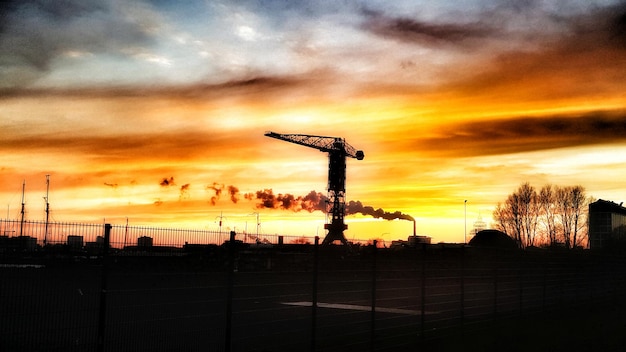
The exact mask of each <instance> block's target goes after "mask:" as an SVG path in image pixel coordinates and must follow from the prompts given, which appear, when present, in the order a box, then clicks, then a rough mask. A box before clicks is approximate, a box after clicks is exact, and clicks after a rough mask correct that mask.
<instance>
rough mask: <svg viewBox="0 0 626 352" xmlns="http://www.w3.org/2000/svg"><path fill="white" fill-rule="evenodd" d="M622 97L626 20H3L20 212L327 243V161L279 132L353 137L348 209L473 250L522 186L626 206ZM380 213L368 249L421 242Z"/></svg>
mask: <svg viewBox="0 0 626 352" xmlns="http://www.w3.org/2000/svg"><path fill="white" fill-rule="evenodd" d="M624 82H626V2H624V1H609V0H604V1H600V0H596V1H588V0H584V1H582V0H581V1H577V0H572V1H548V0H543V1H542V0H524V1H518V0H515V1H514V0H510V1H500V0H498V1H495V0H464V1H455V2H443V1H432V0H423V1H417V0H415V1H408V0H399V1H393V2H390V1H378V0H367V1H366V0H362V1H328V0H319V1H315V0H307V1H298V0H292V1H285V0H268V1H262V0H254V1H253V0H240V1H238V0H231V1H201V0H191V1H185V2H174V1H163V0H154V1H133V2H128V1H122V0H80V1H79V0H62V1H45V0H40V1H14V2H12V1H8V2H1V3H0V204H1V205H3V206H5V207H6V217H7V218H9V219H17V218H19V216H20V208H21V202H22V186H23V184H24V183H25V193H24V201H25V208H26V218H27V219H29V220H43V219H45V199H44V197H45V196H46V194H48V200H49V203H50V216H51V219H52V220H53V221H61V222H63V221H80V222H95V223H100V222H102V221H106V222H110V223H113V224H123V223H125V222H126V219H128V222H129V223H130V224H131V225H149V226H165V227H180V228H191V229H194V228H200V229H217V228H218V226H219V220H220V218H221V220H222V225H223V226H224V229H229V230H235V231H238V232H242V231H248V232H254V231H256V230H257V221H256V218H257V214H258V218H259V222H260V224H261V225H260V231H261V232H262V233H272V234H284V235H294V236H309V237H310V236H315V235H319V236H320V237H323V236H324V234H325V233H324V229H323V224H324V222H325V214H324V213H323V212H321V211H319V210H316V209H317V208H316V204H319V203H316V202H319V200H320V199H323V197H324V196H325V195H326V187H327V182H328V181H327V172H328V160H327V155H325V154H324V153H321V152H320V151H318V150H315V149H312V148H307V147H304V146H299V145H295V144H291V143H288V142H285V141H280V140H276V139H272V138H268V137H265V136H264V133H265V132H266V131H274V132H277V133H296V134H308V135H321V136H331V137H341V138H345V140H346V142H347V143H349V144H350V145H352V146H353V147H355V148H356V149H358V150H363V151H364V153H365V158H364V159H363V160H356V159H349V160H348V165H347V183H346V200H347V201H348V202H349V201H352V202H353V204H358V205H359V206H361V208H359V209H369V210H378V209H380V210H379V211H378V213H377V214H378V215H381V214H383V215H385V214H386V215H389V214H396V215H398V214H400V215H403V216H404V215H408V216H411V217H413V218H415V219H416V228H417V234H419V235H427V236H430V237H432V239H433V242H463V241H464V240H465V234H466V232H465V231H466V229H467V231H470V229H471V228H472V226H473V223H474V222H475V221H476V220H477V219H478V218H482V220H483V221H485V222H486V223H487V224H489V223H490V222H491V221H492V220H491V216H492V211H493V209H494V208H495V206H496V205H497V203H498V202H503V201H504V200H505V199H506V197H507V196H508V194H510V193H512V192H513V191H515V190H516V189H517V187H518V186H519V185H520V184H522V183H524V182H529V183H530V184H531V185H533V186H535V187H536V188H540V187H541V186H543V185H545V184H548V183H551V184H554V185H559V186H570V185H582V186H584V187H585V188H586V190H587V194H588V195H589V196H592V197H594V198H596V199H606V200H611V201H615V202H618V203H619V202H621V201H624V200H625V199H626V180H625V178H624V175H626V84H624ZM46 175H49V177H50V191H49V193H46ZM465 200H467V203H465ZM366 207H371V208H366ZM355 209H357V208H356V207H354V208H353V210H355ZM1 213H2V212H0V214H1ZM370 213H373V212H372V211H370V212H367V211H363V212H358V211H355V214H349V215H348V216H347V217H346V222H347V224H348V226H349V228H348V230H347V231H346V232H345V235H346V237H347V238H348V239H349V240H350V239H373V238H377V239H382V240H384V241H386V242H389V241H391V240H396V239H406V238H407V236H409V235H411V234H412V233H413V224H412V223H411V222H410V221H406V220H402V219H400V220H385V219H381V218H375V217H374V216H372V215H368V214H370ZM3 215H4V214H2V215H0V218H4V217H5V216H3ZM392 217H393V216H392ZM400 217H402V216H400Z"/></svg>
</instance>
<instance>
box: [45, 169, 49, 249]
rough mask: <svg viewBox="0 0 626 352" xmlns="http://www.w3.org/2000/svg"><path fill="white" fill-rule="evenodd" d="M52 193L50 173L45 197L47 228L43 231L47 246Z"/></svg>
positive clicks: (47, 178) (47, 177)
mask: <svg viewBox="0 0 626 352" xmlns="http://www.w3.org/2000/svg"><path fill="white" fill-rule="evenodd" d="M49 193H50V175H46V196H45V197H44V199H45V200H46V228H45V231H44V233H43V245H44V247H45V246H46V242H47V241H48V222H49V220H50V201H49V199H50V198H48V195H49Z"/></svg>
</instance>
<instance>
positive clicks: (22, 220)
mask: <svg viewBox="0 0 626 352" xmlns="http://www.w3.org/2000/svg"><path fill="white" fill-rule="evenodd" d="M25 190H26V180H24V182H23V183H22V210H21V217H22V219H21V221H20V237H21V236H22V234H23V230H24V191H25Z"/></svg>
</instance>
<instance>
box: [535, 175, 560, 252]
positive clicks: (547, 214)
mask: <svg viewBox="0 0 626 352" xmlns="http://www.w3.org/2000/svg"><path fill="white" fill-rule="evenodd" d="M555 197H556V194H555V187H554V186H552V185H551V184H547V185H545V186H543V187H542V188H541V190H540V191H539V206H540V209H541V215H542V216H541V218H542V220H543V223H544V225H545V230H546V235H547V238H548V244H549V245H554V244H556V242H557V240H556V229H557V227H556V199H555Z"/></svg>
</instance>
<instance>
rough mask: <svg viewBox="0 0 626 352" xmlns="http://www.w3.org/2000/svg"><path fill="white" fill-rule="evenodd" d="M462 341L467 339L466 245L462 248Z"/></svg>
mask: <svg viewBox="0 0 626 352" xmlns="http://www.w3.org/2000/svg"><path fill="white" fill-rule="evenodd" d="M460 272H461V339H462V340H464V339H465V244H464V245H463V246H462V247H461V270H460Z"/></svg>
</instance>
